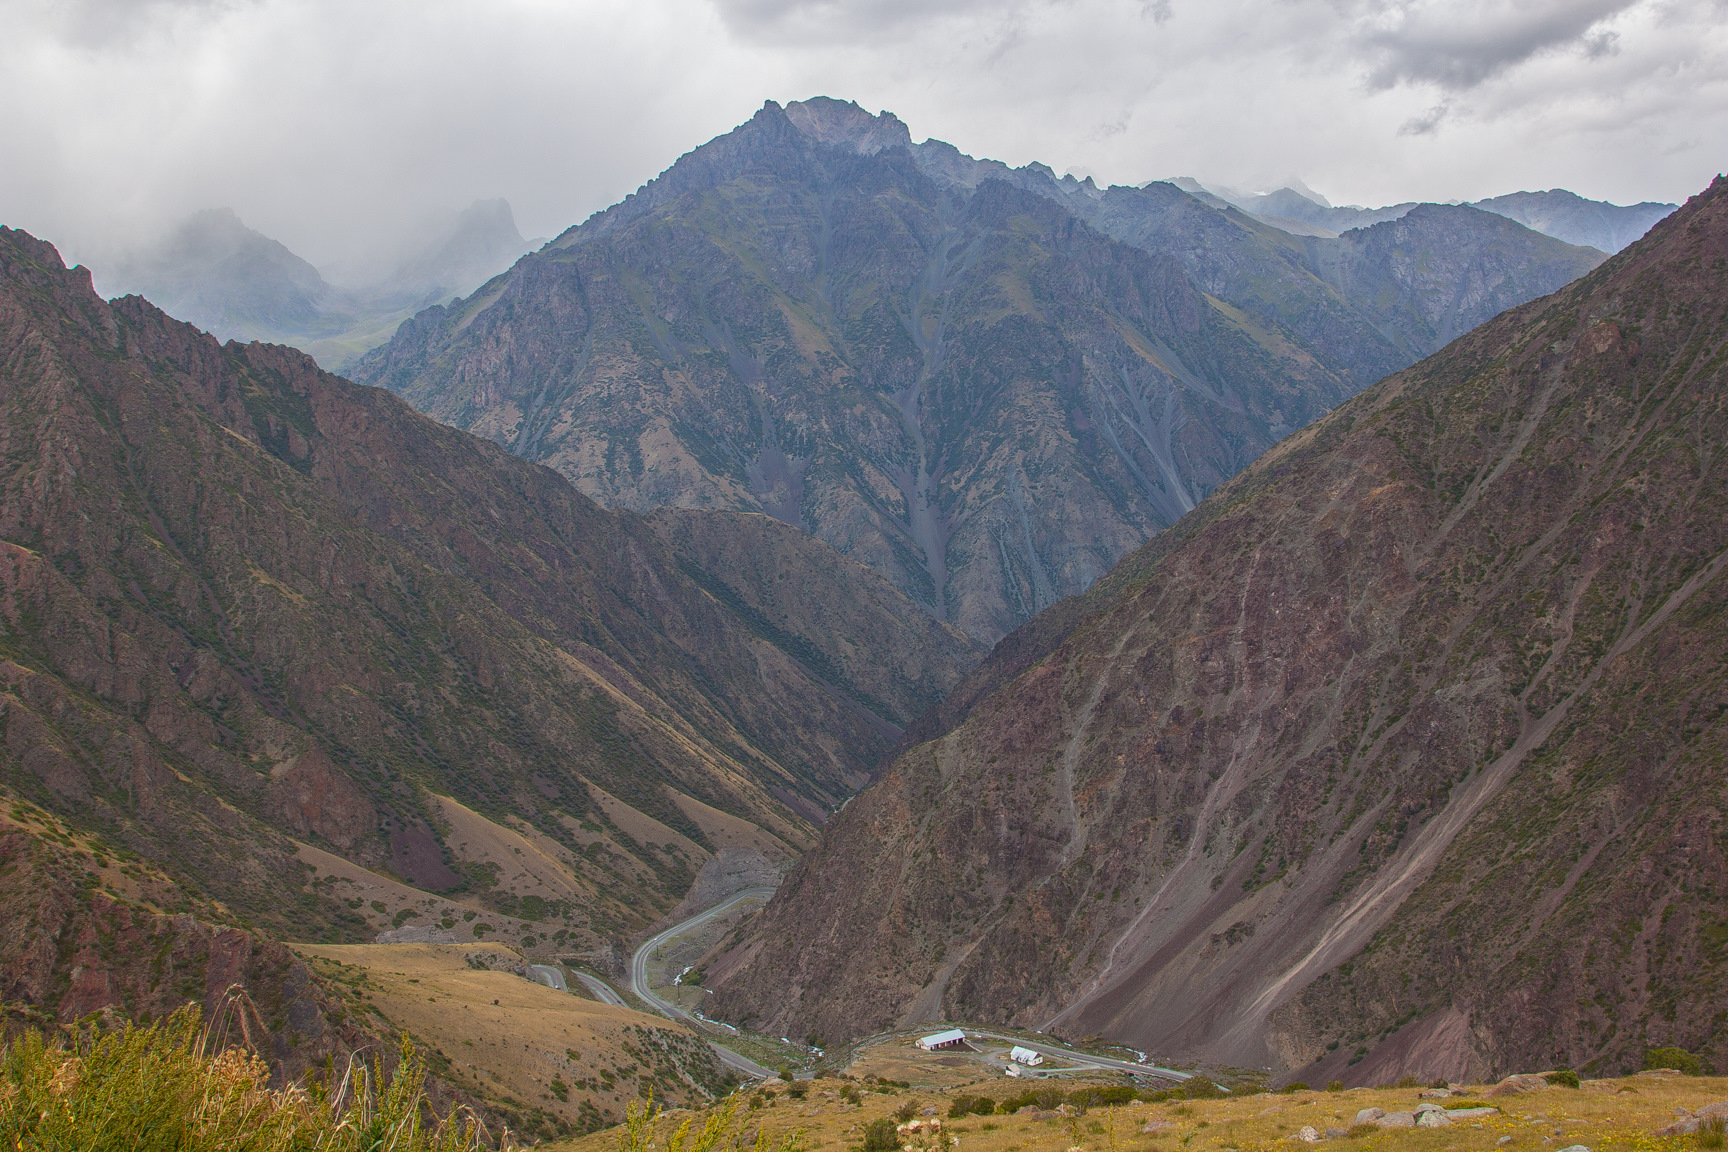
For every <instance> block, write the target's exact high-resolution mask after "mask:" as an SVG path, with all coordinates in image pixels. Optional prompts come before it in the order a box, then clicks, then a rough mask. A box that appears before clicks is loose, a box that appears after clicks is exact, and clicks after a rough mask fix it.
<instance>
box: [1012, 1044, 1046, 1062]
mask: <svg viewBox="0 0 1728 1152" xmlns="http://www.w3.org/2000/svg"><path fill="white" fill-rule="evenodd" d="M1008 1059H1010V1060H1012V1061H1014V1062H1015V1063H1016V1064H1030V1065H1033V1066H1036V1065H1039V1064H1042V1063H1044V1054H1043V1053H1041V1052H1034V1051H1033V1050H1032V1049H1030V1048H1022V1047H1020V1045H1018V1044H1016V1045H1014V1047H1013V1048H1011V1049H1009V1051H1008Z"/></svg>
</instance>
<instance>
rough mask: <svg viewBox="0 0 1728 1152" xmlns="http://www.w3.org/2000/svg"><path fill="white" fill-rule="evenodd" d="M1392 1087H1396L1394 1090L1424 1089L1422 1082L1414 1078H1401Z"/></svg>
mask: <svg viewBox="0 0 1728 1152" xmlns="http://www.w3.org/2000/svg"><path fill="white" fill-rule="evenodd" d="M1392 1087H1394V1088H1420V1087H1422V1081H1420V1080H1418V1079H1416V1077H1414V1076H1400V1077H1399V1078H1398V1083H1396V1084H1394V1085H1392Z"/></svg>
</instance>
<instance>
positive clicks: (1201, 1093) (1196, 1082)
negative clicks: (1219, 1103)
mask: <svg viewBox="0 0 1728 1152" xmlns="http://www.w3.org/2000/svg"><path fill="white" fill-rule="evenodd" d="M1176 1091H1177V1092H1180V1093H1181V1094H1182V1099H1184V1100H1217V1099H1220V1098H1222V1097H1224V1096H1228V1095H1229V1093H1228V1092H1226V1091H1224V1089H1222V1088H1220V1087H1218V1085H1217V1084H1215V1083H1214V1082H1213V1081H1212V1079H1211V1078H1210V1077H1208V1076H1199V1075H1196V1076H1192V1077H1190V1078H1189V1079H1187V1080H1184V1081H1183V1082H1182V1086H1181V1087H1180V1088H1178V1089H1176Z"/></svg>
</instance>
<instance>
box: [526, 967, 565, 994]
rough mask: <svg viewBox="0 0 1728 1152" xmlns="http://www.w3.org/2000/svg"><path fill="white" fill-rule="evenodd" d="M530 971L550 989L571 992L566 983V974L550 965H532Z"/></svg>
mask: <svg viewBox="0 0 1728 1152" xmlns="http://www.w3.org/2000/svg"><path fill="white" fill-rule="evenodd" d="M528 971H530V972H532V973H534V979H536V980H538V981H540V983H542V984H544V985H546V987H548V988H556V989H557V990H558V991H560V992H568V991H570V986H569V985H568V984H566V983H564V973H562V972H560V971H559V970H558V969H556V968H554V967H552V965H550V964H530V965H528Z"/></svg>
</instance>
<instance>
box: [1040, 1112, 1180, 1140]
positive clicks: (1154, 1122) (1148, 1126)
mask: <svg viewBox="0 0 1728 1152" xmlns="http://www.w3.org/2000/svg"><path fill="white" fill-rule="evenodd" d="M1021 1111H1022V1112H1024V1111H1026V1109H1024V1108H1022V1109H1021ZM1033 1111H1037V1109H1033ZM1174 1127H1176V1125H1174V1124H1172V1123H1170V1121H1168V1120H1160V1119H1159V1118H1158V1117H1156V1116H1154V1117H1152V1119H1150V1120H1148V1121H1146V1123H1144V1124H1142V1125H1141V1126H1140V1131H1141V1132H1142V1133H1144V1134H1145V1135H1147V1136H1150V1135H1152V1134H1153V1133H1155V1132H1162V1131H1164V1129H1166V1128H1174Z"/></svg>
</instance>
